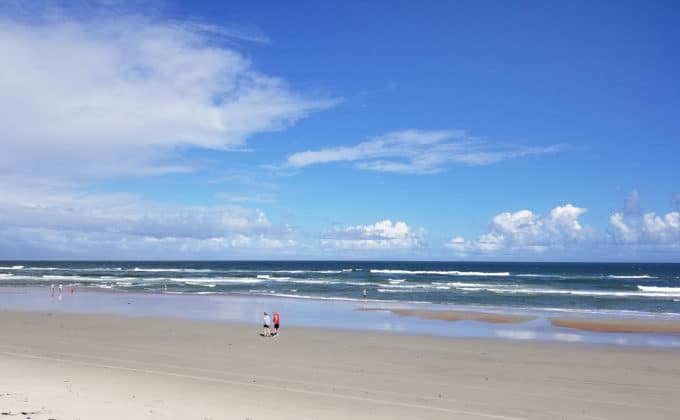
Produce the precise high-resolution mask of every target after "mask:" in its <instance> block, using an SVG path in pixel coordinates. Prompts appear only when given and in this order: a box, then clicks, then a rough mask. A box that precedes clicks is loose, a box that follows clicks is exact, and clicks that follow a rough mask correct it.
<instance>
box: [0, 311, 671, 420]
mask: <svg viewBox="0 0 680 420" xmlns="http://www.w3.org/2000/svg"><path fill="white" fill-rule="evenodd" d="M260 327H261V326H260V325H259V324H253V325H245V324H237V323H225V322H217V321H191V320H179V319H170V318H149V317H125V316H109V315H101V314H100V315H92V314H90V315H83V314H61V313H59V314H58V313H52V314H50V313H44V312H12V311H0V337H1V341H0V379H1V380H0V411H1V412H5V413H10V414H7V416H8V418H21V419H25V418H27V417H29V416H30V417H31V418H32V419H37V420H47V419H56V420H67V419H77V418H82V419H100V420H109V419H122V418H126V419H202V420H203V419H241V420H242V419H253V420H260V419H301V418H313V419H347V418H356V419H364V418H370V419H414V418H427V419H504V420H510V419H550V420H553V419H555V418H565V419H623V420H626V419H640V418H647V419H677V418H680V400H678V399H677V397H676V395H677V392H678V390H679V389H680V366H679V365H678V363H677V360H678V358H679V357H680V352H678V351H677V350H675V351H674V350H668V349H653V348H630V347H605V346H595V345H583V344H558V343H540V342H513V341H503V340H491V339H454V338H446V337H426V336H414V335H393V334H387V333H371V332H350V331H334V330H326V329H317V328H286V327H285V325H284V327H283V329H282V335H281V337H278V338H264V337H260V336H259V333H260ZM21 412H26V413H32V414H27V415H22V414H21Z"/></svg>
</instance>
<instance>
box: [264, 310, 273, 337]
mask: <svg viewBox="0 0 680 420" xmlns="http://www.w3.org/2000/svg"><path fill="white" fill-rule="evenodd" d="M269 324H271V321H270V319H269V315H267V313H266V312H265V313H264V325H263V326H262V335H263V336H264V337H269V336H271V335H272V332H271V330H270V329H269Z"/></svg>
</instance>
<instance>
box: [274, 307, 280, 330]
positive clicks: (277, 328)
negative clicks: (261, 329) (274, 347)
mask: <svg viewBox="0 0 680 420" xmlns="http://www.w3.org/2000/svg"><path fill="white" fill-rule="evenodd" d="M274 335H277V336H278V335H279V313H278V312H274Z"/></svg>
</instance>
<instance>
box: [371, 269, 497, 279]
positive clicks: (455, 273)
mask: <svg viewBox="0 0 680 420" xmlns="http://www.w3.org/2000/svg"><path fill="white" fill-rule="evenodd" d="M371 273H375V274H406V275H408V274H424V275H437V276H478V277H486V276H489V277H507V276H509V275H510V273H509V272H507V271H502V272H491V273H487V272H483V271H457V270H453V271H432V270H383V269H371Z"/></svg>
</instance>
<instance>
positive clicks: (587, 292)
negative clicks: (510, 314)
mask: <svg viewBox="0 0 680 420" xmlns="http://www.w3.org/2000/svg"><path fill="white" fill-rule="evenodd" d="M460 289H461V290H465V291H470V292H491V293H500V294H527V295H534V294H545V295H573V296H602V297H670V296H678V297H680V291H678V292H677V293H668V292H665V293H659V292H656V293H653V292H620V291H615V290H612V291H599V290H564V289H539V288H497V287H461V288H460Z"/></svg>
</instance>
